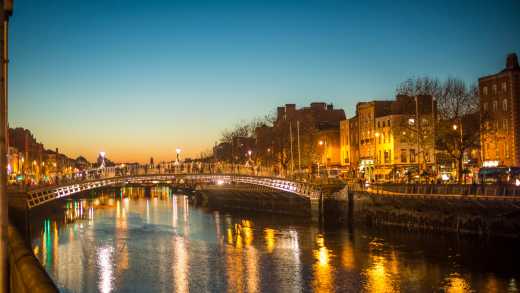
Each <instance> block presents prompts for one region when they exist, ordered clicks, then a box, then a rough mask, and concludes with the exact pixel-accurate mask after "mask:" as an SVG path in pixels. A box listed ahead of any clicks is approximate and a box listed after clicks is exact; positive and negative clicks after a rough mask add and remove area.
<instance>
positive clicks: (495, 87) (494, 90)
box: [493, 84, 497, 95]
mask: <svg viewBox="0 0 520 293" xmlns="http://www.w3.org/2000/svg"><path fill="white" fill-rule="evenodd" d="M496 94H497V85H496V84H494V85H493V95H496Z"/></svg>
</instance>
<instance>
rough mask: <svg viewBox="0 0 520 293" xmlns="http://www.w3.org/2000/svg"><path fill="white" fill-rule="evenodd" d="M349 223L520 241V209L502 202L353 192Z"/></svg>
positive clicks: (348, 211) (349, 207)
mask: <svg viewBox="0 0 520 293" xmlns="http://www.w3.org/2000/svg"><path fill="white" fill-rule="evenodd" d="M345 205H346V207H347V208H346V215H345V216H346V219H348V220H351V221H353V222H354V223H356V224H362V225H369V226H373V225H389V226H398V227H404V228H406V229H412V230H427V231H443V232H456V233H462V234H478V235H491V236H506V237H515V238H518V237H520V207H519V206H518V205H516V204H514V203H511V202H507V201H500V200H486V201H479V200H473V199H468V200H464V199H463V198H462V199H453V198H442V197H437V198H424V197H419V196H417V197H393V196H385V195H375V194H370V193H365V192H351V193H350V194H349V195H348V196H347V197H346V202H345Z"/></svg>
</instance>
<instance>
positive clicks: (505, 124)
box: [502, 119, 507, 130]
mask: <svg viewBox="0 0 520 293" xmlns="http://www.w3.org/2000/svg"><path fill="white" fill-rule="evenodd" d="M502 128H504V130H507V119H504V120H503V121H502Z"/></svg>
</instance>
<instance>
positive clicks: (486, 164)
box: [482, 161, 499, 167]
mask: <svg viewBox="0 0 520 293" xmlns="http://www.w3.org/2000/svg"><path fill="white" fill-rule="evenodd" d="M498 163H499V161H484V162H483V163H482V166H483V167H497V166H498Z"/></svg>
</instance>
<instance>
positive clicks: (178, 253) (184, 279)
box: [173, 237, 189, 292]
mask: <svg viewBox="0 0 520 293" xmlns="http://www.w3.org/2000/svg"><path fill="white" fill-rule="evenodd" d="M173 246H174V248H175V253H174V259H173V271H174V282H175V292H188V291H189V272H188V270H189V268H188V262H189V259H188V258H189V255H188V249H187V247H186V243H185V240H184V239H183V238H181V237H174V240H173Z"/></svg>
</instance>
